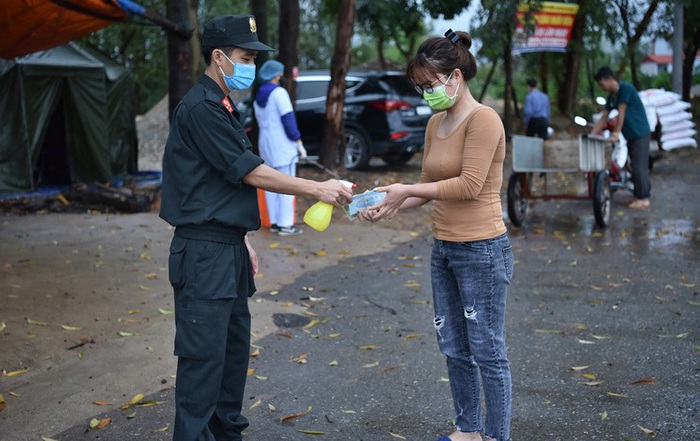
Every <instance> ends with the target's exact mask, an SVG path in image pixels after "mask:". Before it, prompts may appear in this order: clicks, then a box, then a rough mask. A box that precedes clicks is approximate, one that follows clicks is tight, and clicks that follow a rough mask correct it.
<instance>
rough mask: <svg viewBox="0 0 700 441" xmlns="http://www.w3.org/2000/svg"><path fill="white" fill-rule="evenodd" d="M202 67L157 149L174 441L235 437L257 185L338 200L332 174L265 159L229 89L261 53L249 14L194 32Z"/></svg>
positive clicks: (343, 196)
mask: <svg viewBox="0 0 700 441" xmlns="http://www.w3.org/2000/svg"><path fill="white" fill-rule="evenodd" d="M201 38H202V40H201V41H202V53H203V55H204V61H205V64H206V65H207V67H206V69H205V71H204V75H203V76H202V77H201V78H200V80H199V82H198V83H197V84H195V85H194V86H193V87H192V88H191V89H190V90H189V91H188V92H187V94H186V95H185V96H184V97H183V98H182V100H181V101H180V103H179V104H178V106H177V108H176V109H175V112H174V115H173V119H172V122H171V129H170V134H169V136H168V140H167V142H166V145H165V153H164V156H163V185H162V201H161V210H160V216H161V217H162V218H163V219H164V220H165V221H166V222H168V223H169V224H170V225H172V226H174V227H175V233H174V237H173V240H172V243H171V245H170V257H169V262H168V267H169V278H170V283H171V284H172V286H173V290H174V296H175V355H176V356H177V357H178V365H177V379H176V383H175V384H176V389H175V407H176V412H175V424H174V428H173V432H174V434H173V439H174V440H175V441H205V440H206V441H213V440H222V441H223V440H226V441H240V440H241V439H242V432H243V430H244V429H245V428H246V427H247V426H248V421H247V420H246V418H245V417H244V416H243V415H242V414H241V407H242V404H243V392H244V388H245V382H246V375H247V370H248V358H249V353H250V312H249V310H248V297H249V296H252V295H253V293H254V292H255V282H254V278H255V274H256V272H257V267H258V262H257V255H256V253H255V251H254V250H253V248H252V247H251V245H250V242H249V241H248V236H247V233H248V232H249V231H252V230H257V229H258V228H260V213H259V211H258V201H257V189H256V187H259V188H263V189H265V190H271V191H275V192H279V193H289V194H296V195H304V196H310V197H313V198H315V199H318V200H321V201H324V202H327V203H330V204H334V205H336V206H337V205H339V204H342V203H346V202H347V201H349V200H351V199H352V192H351V190H349V189H348V188H347V187H346V186H344V185H343V184H341V183H340V182H338V181H333V180H330V181H325V182H316V181H311V180H307V179H301V178H296V177H291V176H287V175H285V174H283V173H280V172H278V171H276V170H275V169H273V168H271V167H269V166H267V165H265V164H263V160H262V159H261V158H260V157H259V156H257V155H255V154H254V153H253V151H252V145H251V143H250V141H249V140H248V137H247V136H246V133H245V130H244V129H243V127H242V126H241V124H240V122H239V120H238V117H239V115H238V112H237V111H236V108H235V106H234V104H233V103H232V102H231V100H230V99H229V97H228V94H229V93H230V92H231V91H233V90H243V89H247V88H249V87H250V85H251V83H252V82H253V80H254V79H255V64H254V62H255V58H256V55H257V53H258V52H259V51H273V49H272V48H271V47H269V46H267V45H265V44H263V43H261V42H260V41H258V35H257V26H256V23H255V18H254V17H253V16H250V15H226V16H221V17H217V18H214V19H213V20H211V21H210V22H208V23H207V24H206V25H205V27H204V31H203V33H202V36H201Z"/></svg>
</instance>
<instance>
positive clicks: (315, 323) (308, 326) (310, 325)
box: [304, 319, 321, 329]
mask: <svg viewBox="0 0 700 441" xmlns="http://www.w3.org/2000/svg"><path fill="white" fill-rule="evenodd" d="M320 322H321V320H319V319H313V320H311V321H310V322H309V323H307V324H306V326H304V329H309V328H311V327H313V326H315V325H317V324H319V323H320Z"/></svg>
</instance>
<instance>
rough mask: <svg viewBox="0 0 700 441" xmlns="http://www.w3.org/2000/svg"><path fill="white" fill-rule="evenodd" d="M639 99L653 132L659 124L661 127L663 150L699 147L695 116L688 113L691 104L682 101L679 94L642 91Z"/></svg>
mask: <svg viewBox="0 0 700 441" xmlns="http://www.w3.org/2000/svg"><path fill="white" fill-rule="evenodd" d="M639 97H640V98H641V99H642V103H643V104H644V107H645V109H646V113H647V119H648V120H649V126H650V127H651V130H652V131H654V130H655V128H656V126H657V124H659V125H660V126H661V137H660V138H659V142H660V145H661V149H662V150H673V149H677V148H681V147H697V146H698V142H697V140H696V139H695V134H696V133H697V131H696V130H695V123H693V121H692V118H693V115H692V114H691V113H690V112H688V109H690V107H691V106H690V103H688V102H685V101H682V100H681V96H680V95H678V94H677V93H675V92H667V91H665V90H663V89H649V90H642V91H641V92H639Z"/></svg>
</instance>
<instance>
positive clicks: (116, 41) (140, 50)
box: [77, 0, 168, 113]
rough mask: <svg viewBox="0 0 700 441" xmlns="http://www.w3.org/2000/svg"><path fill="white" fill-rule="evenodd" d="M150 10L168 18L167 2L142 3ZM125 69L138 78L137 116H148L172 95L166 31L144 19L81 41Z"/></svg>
mask: <svg viewBox="0 0 700 441" xmlns="http://www.w3.org/2000/svg"><path fill="white" fill-rule="evenodd" d="M139 3H140V4H141V5H143V6H145V7H146V8H147V9H150V10H153V11H155V12H158V13H160V14H161V15H165V2H164V1H163V0H142V1H140V2H139ZM77 43H78V44H79V45H81V46H83V47H89V48H91V49H93V50H97V51H99V52H100V53H102V54H104V55H105V56H107V57H109V58H111V59H112V60H114V61H116V62H117V63H119V64H121V65H123V66H125V67H126V68H127V69H129V71H131V74H132V76H133V78H134V83H135V98H136V112H137V113H144V112H145V111H147V110H148V109H150V108H151V107H152V106H153V105H155V104H156V103H157V102H158V101H159V100H160V99H161V98H162V97H163V96H164V95H165V94H166V93H167V91H168V60H167V39H166V35H165V31H163V30H162V29H161V28H160V27H159V26H157V25H155V24H153V23H151V22H149V21H147V20H146V19H144V18H142V17H132V18H129V19H127V20H125V21H124V22H122V23H117V24H114V25H112V26H108V27H106V28H103V29H100V30H99V31H96V32H93V33H92V34H90V35H88V36H86V37H83V38H81V39H79V40H78V41H77Z"/></svg>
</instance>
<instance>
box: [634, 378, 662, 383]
mask: <svg viewBox="0 0 700 441" xmlns="http://www.w3.org/2000/svg"><path fill="white" fill-rule="evenodd" d="M655 381H656V380H654V379H653V378H651V377H645V378H642V379H639V380H637V381H633V382H631V383H630V384H641V383H653V382H655Z"/></svg>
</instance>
